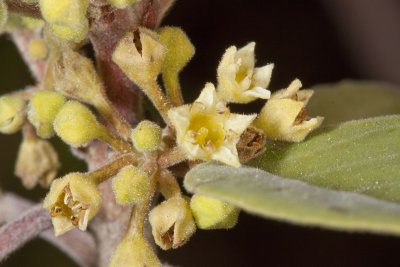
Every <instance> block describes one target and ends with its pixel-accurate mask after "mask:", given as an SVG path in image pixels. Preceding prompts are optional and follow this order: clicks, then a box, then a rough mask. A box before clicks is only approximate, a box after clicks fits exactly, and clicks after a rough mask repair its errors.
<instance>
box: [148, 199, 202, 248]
mask: <svg viewBox="0 0 400 267" xmlns="http://www.w3.org/2000/svg"><path fill="white" fill-rule="evenodd" d="M149 221H150V224H151V228H152V232H153V236H154V240H155V241H156V244H157V245H159V246H160V247H161V248H162V249H170V248H171V247H172V248H177V247H180V246H182V245H183V244H185V243H186V242H187V241H188V240H189V238H190V237H191V236H192V235H193V234H194V232H195V231H196V225H195V223H194V221H193V217H192V213H191V212H190V208H189V203H188V201H187V200H186V199H184V198H182V197H180V196H179V197H174V198H170V199H168V200H166V201H164V202H162V203H161V204H160V205H158V206H157V207H155V208H154V209H153V210H152V211H151V212H150V214H149Z"/></svg>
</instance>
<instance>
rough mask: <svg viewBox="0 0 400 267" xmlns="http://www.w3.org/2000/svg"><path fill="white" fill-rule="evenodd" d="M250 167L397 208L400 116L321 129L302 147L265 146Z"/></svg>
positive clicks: (283, 144)
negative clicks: (382, 200) (391, 202)
mask: <svg viewBox="0 0 400 267" xmlns="http://www.w3.org/2000/svg"><path fill="white" fill-rule="evenodd" d="M250 165H252V166H255V167H258V168H261V169H263V170H266V171H268V172H271V173H273V174H275V175H279V176H282V177H288V178H295V179H298V180H301V181H304V182H307V183H309V184H313V185H317V186H321V187H325V188H329V189H334V190H343V191H352V192H357V193H362V194H366V195H370V196H373V197H376V198H379V199H384V200H388V201H393V202H400V115H391V116H384V117H378V118H372V119H366V120H360V121H351V122H347V123H344V124H341V125H339V126H333V127H327V128H321V129H318V130H316V131H315V132H313V133H311V134H310V135H309V136H308V137H307V138H306V140H305V141H303V142H301V143H285V142H269V143H267V150H266V152H265V153H264V154H263V155H262V156H260V157H259V158H257V159H255V160H253V161H251V162H250Z"/></svg>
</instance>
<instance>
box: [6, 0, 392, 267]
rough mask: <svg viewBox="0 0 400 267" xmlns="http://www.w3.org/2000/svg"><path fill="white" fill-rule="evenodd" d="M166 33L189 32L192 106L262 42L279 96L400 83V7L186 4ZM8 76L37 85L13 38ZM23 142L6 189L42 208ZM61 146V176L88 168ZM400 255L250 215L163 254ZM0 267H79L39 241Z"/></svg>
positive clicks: (313, 261) (311, 261)
mask: <svg viewBox="0 0 400 267" xmlns="http://www.w3.org/2000/svg"><path fill="white" fill-rule="evenodd" d="M163 25H172V26H180V27H182V28H183V29H184V30H185V31H186V32H187V34H188V36H189V37H190V38H191V40H192V42H193V43H194V45H195V46H196V49H197V51H196V55H195V57H194V58H193V60H192V61H191V62H190V63H189V65H188V66H187V67H186V68H185V69H184V71H183V72H182V74H181V78H182V85H183V88H184V90H185V98H186V99H187V100H188V101H191V100H193V99H194V98H195V97H196V96H197V94H198V92H199V90H200V89H201V88H202V87H203V85H204V84H205V82H208V81H211V82H215V80H216V78H215V76H216V68H217V65H218V62H219V60H220V58H221V56H222V54H223V52H224V50H225V49H226V48H227V47H229V46H230V45H236V46H238V47H241V46H244V45H245V44H247V43H248V42H250V41H256V43H257V45H256V57H257V60H258V61H257V63H258V65H259V66H260V65H264V64H266V63H270V62H273V63H275V69H274V71H273V75H272V82H271V85H270V88H271V89H280V88H283V87H285V86H287V85H288V84H289V83H290V82H291V81H292V80H293V79H294V78H299V79H301V80H302V82H303V85H304V86H305V87H309V86H312V85H315V84H319V83H331V82H337V81H340V80H342V79H345V78H352V79H374V80H384V81H388V82H392V83H394V84H396V83H400V75H399V73H398V72H399V71H398V69H399V66H400V53H399V51H400V30H399V26H400V2H398V1H395V0H320V1H317V0H308V1H294V0H259V1H257V0H246V1H244V0H241V1H239V0H217V1H215V0H214V1H212V0H197V1H195V0H178V1H177V3H176V5H175V6H174V8H173V9H172V10H171V12H170V14H169V15H168V16H167V18H166V19H165V20H164V23H163ZM0 70H1V71H0V90H1V94H4V93H6V92H9V91H12V90H16V89H20V88H23V87H24V86H26V85H28V84H32V83H33V80H32V78H31V77H30V74H29V72H28V71H27V70H26V68H25V67H24V63H23V62H22V61H21V59H20V58H19V56H18V53H17V51H16V49H15V48H14V47H13V45H12V43H11V42H10V40H9V38H8V37H7V36H2V37H0ZM260 104H261V103H260ZM260 104H259V103H256V104H255V105H254V107H253V108H259V107H261V106H260ZM20 139H21V137H20V136H19V135H12V136H4V135H0V144H1V145H0V148H1V149H0V161H1V172H0V173H1V174H0V185H1V187H2V188H3V189H5V190H9V191H13V192H17V193H19V194H23V195H24V196H26V197H28V198H30V199H32V200H39V199H41V198H42V197H44V194H45V191H44V190H42V189H40V188H36V189H35V190H33V191H31V192H27V191H25V190H24V189H23V187H22V186H21V183H20V181H19V180H18V179H17V178H16V177H14V175H13V166H14V161H15V157H16V153H17V149H18V144H19V142H20ZM54 142H55V144H56V146H57V147H58V149H59V150H64V152H63V153H62V158H61V160H62V162H63V168H62V170H61V171H60V175H63V174H65V173H66V172H68V171H71V170H74V171H78V170H84V169H85V166H84V164H83V163H82V162H80V161H78V160H76V159H74V158H73V157H72V156H71V154H70V153H69V152H68V149H67V147H66V146H65V145H63V144H62V143H61V142H59V141H58V140H56V139H55V140H54ZM0 212H1V211H0ZM399 251H400V238H394V237H389V236H380V235H369V234H350V233H342V232H336V231H328V230H321V229H314V228H309V227H298V226H293V225H290V224H287V223H280V222H276V221H272V220H266V219H262V218H258V217H255V216H252V215H249V214H246V213H244V212H242V213H241V215H240V219H239V223H238V225H237V226H236V227H235V228H234V229H233V230H229V231H226V230H218V231H201V230H199V231H198V232H197V233H196V235H195V236H194V237H193V238H192V240H190V242H189V243H188V244H186V245H185V246H183V247H182V248H179V249H177V250H171V251H167V252H160V253H161V257H162V259H163V260H165V261H167V262H169V263H170V264H173V265H177V266H400V258H399V257H398V255H399ZM1 266H9V267H11V266H41V267H46V266H75V265H74V264H73V262H71V261H70V260H69V259H67V258H65V257H64V256H62V254H61V253H60V252H58V251H57V250H56V249H54V248H52V247H51V246H50V245H48V244H46V243H45V242H44V241H41V240H34V241H32V242H31V243H29V244H28V245H27V246H25V247H24V248H23V249H21V250H20V251H18V252H17V253H15V254H14V255H12V256H11V257H10V258H9V260H7V261H6V262H4V263H3V265H1Z"/></svg>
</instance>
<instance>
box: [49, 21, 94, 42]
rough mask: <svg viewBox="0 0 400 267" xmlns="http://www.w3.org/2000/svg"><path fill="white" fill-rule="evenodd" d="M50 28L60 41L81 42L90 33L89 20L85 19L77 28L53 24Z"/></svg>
mask: <svg viewBox="0 0 400 267" xmlns="http://www.w3.org/2000/svg"><path fill="white" fill-rule="evenodd" d="M50 29H51V32H52V33H53V35H54V36H55V37H56V39H57V41H59V42H74V43H79V42H81V41H82V40H83V39H85V38H86V36H87V34H88V31H89V21H88V20H87V19H84V20H82V22H81V24H80V25H79V26H77V27H75V28H72V27H68V26H61V25H57V24H51V25H50Z"/></svg>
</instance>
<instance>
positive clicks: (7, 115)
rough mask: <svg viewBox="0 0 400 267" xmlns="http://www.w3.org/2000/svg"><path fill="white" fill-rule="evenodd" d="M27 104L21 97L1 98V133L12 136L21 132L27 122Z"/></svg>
mask: <svg viewBox="0 0 400 267" xmlns="http://www.w3.org/2000/svg"><path fill="white" fill-rule="evenodd" d="M25 109H26V103H25V100H23V99H22V98H21V97H17V96H2V97H0V132H1V133H3V134H12V133H15V132H17V131H19V130H20V129H21V127H22V125H23V124H24V122H25V117H26V113H25Z"/></svg>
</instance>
